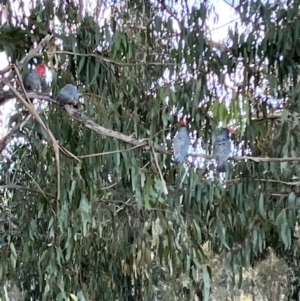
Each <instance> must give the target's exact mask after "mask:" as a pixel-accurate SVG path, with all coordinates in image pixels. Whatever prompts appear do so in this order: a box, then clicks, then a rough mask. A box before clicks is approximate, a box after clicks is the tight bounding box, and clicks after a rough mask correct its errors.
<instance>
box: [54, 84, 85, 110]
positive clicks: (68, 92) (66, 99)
mask: <svg viewBox="0 0 300 301" xmlns="http://www.w3.org/2000/svg"><path fill="white" fill-rule="evenodd" d="M80 96H81V94H80V93H78V91H77V88H76V87H75V86H73V85H71V84H67V85H65V86H64V87H63V88H62V89H61V90H60V91H59V92H58V95H57V98H56V99H57V101H58V102H60V104H61V105H73V106H76V104H77V101H78V99H79V97H80Z"/></svg>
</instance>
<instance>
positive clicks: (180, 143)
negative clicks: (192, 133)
mask: <svg viewBox="0 0 300 301" xmlns="http://www.w3.org/2000/svg"><path fill="white" fill-rule="evenodd" d="M179 126H180V127H179V129H178V132H177V135H176V136H175V138H174V140H173V153H174V161H175V162H177V163H182V162H183V161H184V159H185V157H186V155H187V153H188V150H189V146H190V137H189V131H188V129H187V124H186V121H185V120H181V121H180V122H179Z"/></svg>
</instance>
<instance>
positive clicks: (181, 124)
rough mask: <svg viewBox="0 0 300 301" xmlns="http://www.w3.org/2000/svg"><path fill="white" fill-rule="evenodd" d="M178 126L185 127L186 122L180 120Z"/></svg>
mask: <svg viewBox="0 0 300 301" xmlns="http://www.w3.org/2000/svg"><path fill="white" fill-rule="evenodd" d="M179 126H180V127H186V126H187V123H186V120H180V121H179Z"/></svg>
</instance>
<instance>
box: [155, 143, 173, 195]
mask: <svg viewBox="0 0 300 301" xmlns="http://www.w3.org/2000/svg"><path fill="white" fill-rule="evenodd" d="M152 153H153V156H154V160H155V164H156V167H157V169H158V172H159V175H160V180H161V185H162V188H163V191H164V194H165V195H168V194H169V192H168V188H167V185H166V181H165V180H164V177H163V175H162V172H161V169H160V167H159V164H158V161H157V156H156V153H155V151H154V148H153V147H152Z"/></svg>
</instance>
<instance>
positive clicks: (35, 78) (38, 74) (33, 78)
mask: <svg viewBox="0 0 300 301" xmlns="http://www.w3.org/2000/svg"><path fill="white" fill-rule="evenodd" d="M46 70H47V69H46V66H45V65H44V64H39V65H37V66H36V68H35V69H34V70H31V71H29V72H28V73H27V74H26V75H25V77H24V81H23V82H24V88H25V90H26V91H34V92H39V91H40V90H41V86H42V77H43V76H45V75H46Z"/></svg>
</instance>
